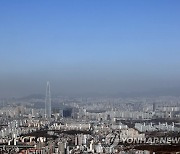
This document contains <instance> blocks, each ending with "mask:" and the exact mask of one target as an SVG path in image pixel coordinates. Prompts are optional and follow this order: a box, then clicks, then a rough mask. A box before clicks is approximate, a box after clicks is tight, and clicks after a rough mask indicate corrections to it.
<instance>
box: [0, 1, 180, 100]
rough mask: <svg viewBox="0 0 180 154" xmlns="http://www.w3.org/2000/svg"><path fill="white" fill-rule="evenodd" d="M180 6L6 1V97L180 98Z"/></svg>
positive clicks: (0, 29)
mask: <svg viewBox="0 0 180 154" xmlns="http://www.w3.org/2000/svg"><path fill="white" fill-rule="evenodd" d="M179 6H180V1H178V0H173V1H170V0H163V1H162V0H159V1H156V0H151V1H144V0H136V1H133V0H130V1H125V0H124V1H119V0H114V1H108V0H106V1H105V0H98V1H90V0H89V1H85V0H78V1H72V0H70V1H42V0H39V1H35V0H34V1H24V0H19V1H11V2H9V1H6V0H1V1H0V71H1V72H0V83H1V85H0V94H1V95H0V97H22V96H26V95H29V94H34V93H38V94H39V93H40V94H45V86H46V81H50V82H51V87H52V93H53V94H62V95H128V94H129V95H152V94H153V95H154V94H155V95H179V94H180V69H179V66H180V60H179V59H180V43H179V42H180V31H179V27H180V18H179V16H180V9H179Z"/></svg>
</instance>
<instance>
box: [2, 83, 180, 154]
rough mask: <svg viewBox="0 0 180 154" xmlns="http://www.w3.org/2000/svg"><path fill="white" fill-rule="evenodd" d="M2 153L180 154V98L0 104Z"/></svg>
mask: <svg viewBox="0 0 180 154" xmlns="http://www.w3.org/2000/svg"><path fill="white" fill-rule="evenodd" d="M0 113H1V115H0V122H1V124H0V125H1V130H0V153H21V154H23V153H24V154H25V153H28V154H31V153H32V154H33V153H34V154H48V153H49V154H51V153H54V154H75V153H77V154H78V153H82V154H84V153H97V154H98V153H99V154H101V153H120V154H125V153H139V154H151V153H153V152H154V153H178V152H179V151H180V97H170V96H164V97H163V96H162V97H154V98H153V97H147V98H146V97H144V98H143V97H142V98H138V97H134V98H119V97H114V98H111V97H78V98H71V97H61V96H54V97H52V96H51V91H50V83H49V82H47V89H46V96H44V97H43V95H32V96H29V97H25V98H20V99H15V98H12V99H6V100H1V109H0Z"/></svg>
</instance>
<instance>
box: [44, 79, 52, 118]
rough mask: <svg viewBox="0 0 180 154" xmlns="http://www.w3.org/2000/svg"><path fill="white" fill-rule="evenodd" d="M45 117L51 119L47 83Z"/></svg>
mask: <svg viewBox="0 0 180 154" xmlns="http://www.w3.org/2000/svg"><path fill="white" fill-rule="evenodd" d="M45 117H46V118H51V91H50V83H49V81H48V82H47V87H46V98H45Z"/></svg>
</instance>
